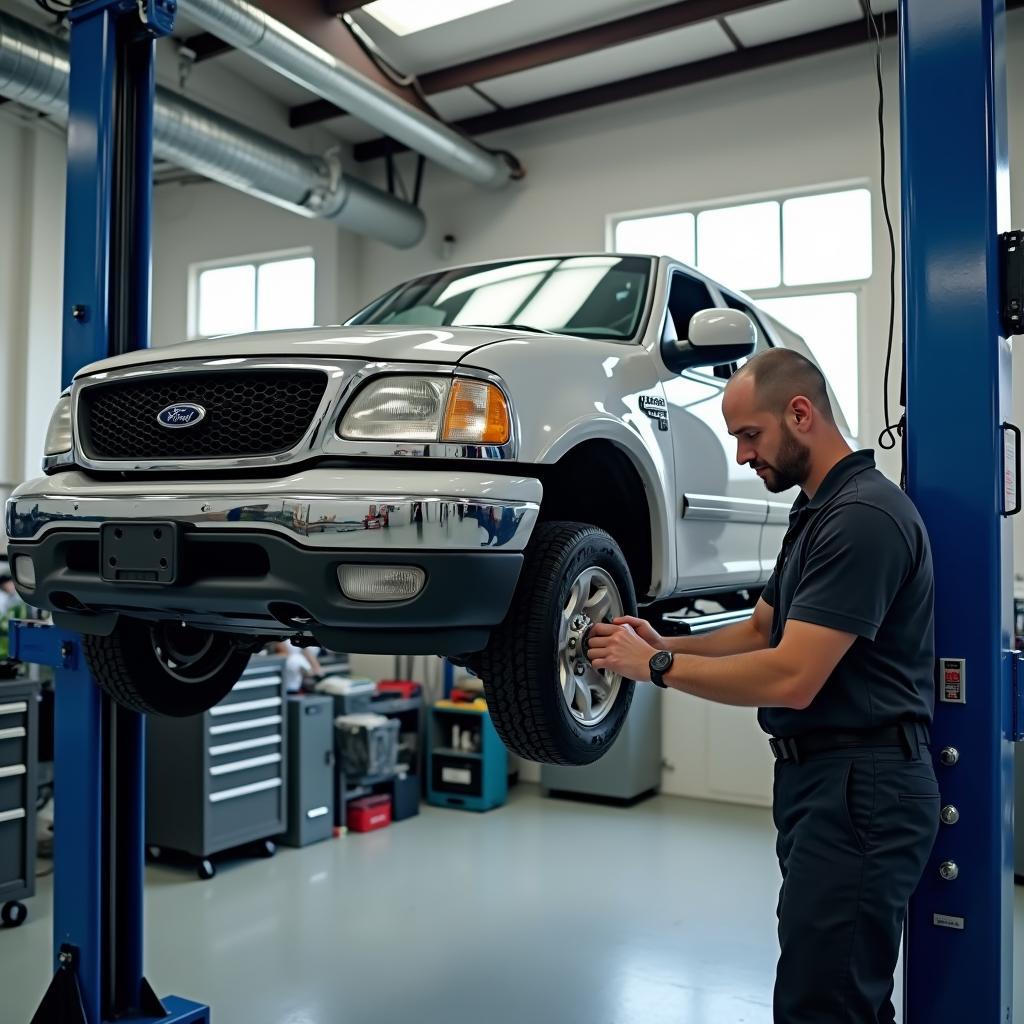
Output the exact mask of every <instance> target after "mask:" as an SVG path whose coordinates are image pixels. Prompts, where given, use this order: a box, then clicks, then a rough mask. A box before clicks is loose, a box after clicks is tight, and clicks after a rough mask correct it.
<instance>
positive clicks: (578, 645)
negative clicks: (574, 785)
mask: <svg viewBox="0 0 1024 1024" xmlns="http://www.w3.org/2000/svg"><path fill="white" fill-rule="evenodd" d="M622 612H623V608H622V597H621V595H620V594H619V589H618V587H617V586H616V585H615V581H614V580H613V579H612V578H611V576H610V575H609V574H608V573H607V572H605V570H604V569H599V568H596V567H591V568H589V569H585V570H584V571H583V572H581V573H580V574H579V576H577V577H576V579H575V581H574V582H573V584H572V586H571V587H570V588H569V596H568V598H567V599H566V603H565V607H564V609H563V612H562V622H561V628H560V630H559V638H558V640H559V643H558V676H559V685H560V686H561V688H562V697H563V699H564V700H565V703H566V706H567V707H568V709H569V712H570V714H571V715H572V716H573V718H575V719H576V721H577V722H579V723H580V725H583V726H585V727H588V728H593V727H595V726H597V725H599V724H600V723H601V722H602V721H603V720H604V719H605V717H606V716H607V715H608V713H609V712H610V711H611V709H612V706H613V705H614V704H615V698H616V697H617V696H618V695H619V690H620V689H621V686H622V676H620V675H618V674H616V673H614V672H611V671H609V670H608V669H596V668H594V666H593V665H592V664H591V663H590V661H589V659H588V658H587V650H586V642H587V634H588V633H589V632H590V629H591V628H592V627H593V626H595V625H596V624H597V623H599V622H611V621H612V619H615V618H617V617H618V616H620V615H622Z"/></svg>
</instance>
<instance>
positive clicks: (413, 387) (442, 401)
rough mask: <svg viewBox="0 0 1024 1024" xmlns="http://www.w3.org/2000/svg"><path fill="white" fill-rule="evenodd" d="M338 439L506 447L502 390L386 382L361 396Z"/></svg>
mask: <svg viewBox="0 0 1024 1024" xmlns="http://www.w3.org/2000/svg"><path fill="white" fill-rule="evenodd" d="M338 433H339V434H340V435H341V436H342V437H344V438H347V439H348V440H352V441H448V442H452V443H454V444H505V443H506V442H508V440H509V439H510V438H511V436H512V424H511V416H510V413H509V408H508V402H507V401H506V400H505V396H504V395H503V394H502V392H501V389H500V388H498V387H496V386H495V385H493V384H489V383H487V382H486V381H476V380H467V379H464V378H458V379H455V380H450V379H448V378H445V377H384V378H381V379H380V380H377V381H374V382H372V383H371V384H369V385H368V386H367V387H365V388H363V390H362V391H360V392H359V394H358V395H357V396H356V398H355V400H354V401H353V402H352V404H351V405H350V406H349V408H348V410H347V411H346V412H345V415H344V416H343V417H342V420H341V423H340V424H339V427H338Z"/></svg>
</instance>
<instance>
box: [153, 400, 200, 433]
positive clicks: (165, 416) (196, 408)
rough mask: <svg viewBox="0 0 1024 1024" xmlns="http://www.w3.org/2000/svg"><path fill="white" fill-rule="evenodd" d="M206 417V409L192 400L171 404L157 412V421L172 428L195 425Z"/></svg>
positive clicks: (177, 428) (162, 425)
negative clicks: (194, 403)
mask: <svg viewBox="0 0 1024 1024" xmlns="http://www.w3.org/2000/svg"><path fill="white" fill-rule="evenodd" d="M204 419H206V410H205V409H204V408H203V407H202V406H201V405H193V404H192V402H179V403H178V404H177V405H169V406H167V408H166V409H161V410H160V411H159V412H158V413H157V414H156V421H157V423H159V424H160V426H161V427H168V428H170V429H171V430H181V429H182V428H183V427H194V426H195V425H196V424H197V423H199V422H201V421H202V420H204Z"/></svg>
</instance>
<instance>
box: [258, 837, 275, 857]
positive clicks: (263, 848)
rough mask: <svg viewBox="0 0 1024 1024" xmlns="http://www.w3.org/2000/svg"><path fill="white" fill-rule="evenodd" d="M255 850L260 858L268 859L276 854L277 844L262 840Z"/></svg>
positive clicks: (271, 840) (269, 840) (270, 840)
mask: <svg viewBox="0 0 1024 1024" xmlns="http://www.w3.org/2000/svg"><path fill="white" fill-rule="evenodd" d="M256 849H257V852H258V853H259V855H260V856H261V857H266V858H268V859H269V858H270V857H273V856H274V854H275V853H277V843H275V842H274V840H273V839H264V840H263V841H262V842H261V843H260V844H259V845H258V846H257V847H256Z"/></svg>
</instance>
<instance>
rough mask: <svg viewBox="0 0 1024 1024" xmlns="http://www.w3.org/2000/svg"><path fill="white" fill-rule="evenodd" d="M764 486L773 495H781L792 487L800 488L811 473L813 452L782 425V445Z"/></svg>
mask: <svg viewBox="0 0 1024 1024" xmlns="http://www.w3.org/2000/svg"><path fill="white" fill-rule="evenodd" d="M767 468H768V473H767V474H766V475H765V478H764V485H765V487H767V488H768V490H769V491H771V492H772V494H781V493H782V492H783V491H788V490H789V489H790V488H791V487H800V486H801V485H802V484H803V483H804V481H806V479H807V477H808V476H809V475H810V471H811V450H810V448H807V447H806V446H805V445H802V444H801V443H800V442H799V441H798V440H797V439H796V437H795V435H794V434H793V433H792V431H791V430H790V429H789V427H788V426H787V425H786V424H785V423H783V424H782V444H781V445H780V446H779V454H778V455H777V456H776V457H775V462H774V463H773V464H772V465H770V466H768V467H767Z"/></svg>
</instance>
